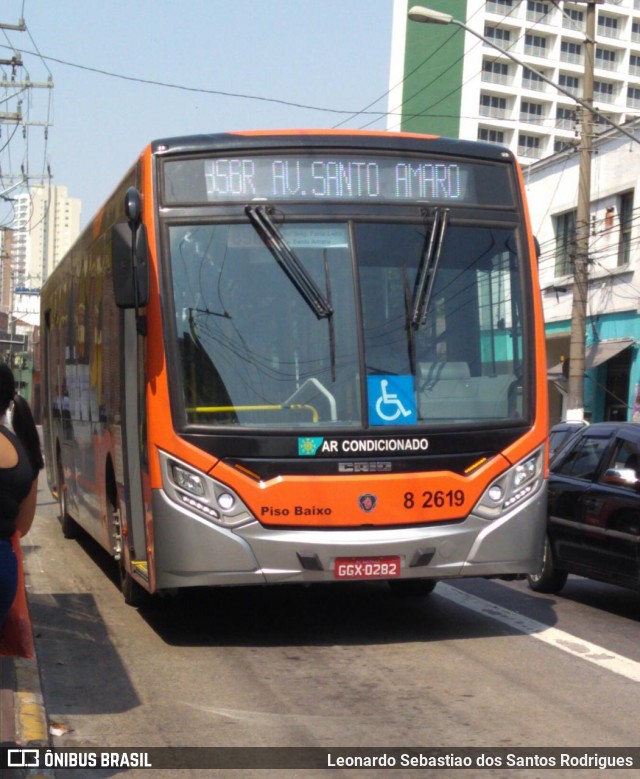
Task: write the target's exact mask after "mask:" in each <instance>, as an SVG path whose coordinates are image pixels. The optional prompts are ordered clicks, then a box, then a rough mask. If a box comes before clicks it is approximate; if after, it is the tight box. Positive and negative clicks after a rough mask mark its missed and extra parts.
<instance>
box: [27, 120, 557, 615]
mask: <svg viewBox="0 0 640 779" xmlns="http://www.w3.org/2000/svg"><path fill="white" fill-rule="evenodd" d="M42 332H43V336H42V343H43V383H44V388H43V389H44V429H45V446H46V455H47V467H48V478H49V482H50V485H51V489H52V492H53V494H54V495H56V496H57V497H58V499H59V501H60V509H61V520H62V530H63V533H64V535H65V536H67V537H70V536H73V535H74V534H75V533H76V531H77V530H78V527H82V528H83V529H84V530H85V531H86V532H87V533H89V534H90V535H91V536H92V537H93V538H94V539H96V540H97V541H98V542H99V543H100V544H101V545H102V546H103V547H104V548H105V549H106V550H107V551H108V552H109V553H110V554H111V555H112V556H113V557H114V558H115V559H116V560H117V561H118V564H119V568H120V573H121V581H122V589H123V593H124V595H125V598H126V600H127V601H128V602H131V603H135V602H138V601H139V600H140V599H141V598H142V597H145V596H146V595H147V594H148V593H154V592H158V591H171V590H175V589H177V588H182V587H194V586H200V587H201V586H207V587H209V586H217V585H225V586H227V585H250V584H276V583H304V584H312V583H329V582H336V581H349V580H360V579H362V580H370V579H378V580H384V581H387V582H389V584H390V585H391V587H392V588H393V589H395V590H396V591H397V592H399V593H409V594H416V593H427V592H429V591H431V590H432V589H433V586H434V585H435V583H436V581H437V580H440V579H447V578H456V577H469V576H480V577H497V576H502V577H508V578H514V577H517V576H522V575H524V574H526V573H531V572H534V571H536V570H537V569H538V568H539V566H540V562H541V555H542V549H543V537H544V521H545V490H546V470H547V465H546V435H547V398H546V371H545V356H544V334H543V320H542V311H541V305H540V299H539V288H538V279H537V267H536V253H535V245H534V239H533V237H532V235H531V230H530V225H529V219H528V214H527V208H526V203H525V195H524V191H523V183H522V178H521V173H520V170H519V168H518V165H517V162H516V161H515V159H514V157H513V155H512V154H511V153H510V152H509V151H508V150H506V149H505V148H503V147H501V146H498V145H494V144H488V143H477V142H468V141H461V140H452V139H445V138H439V137H432V136H425V135H415V134H394V133H386V132H379V133H376V132H344V131H310V130H305V131H265V132H237V133H228V134H215V135H201V136H187V137H179V138H168V139H164V140H158V141H155V142H153V143H151V144H149V146H147V148H146V149H144V151H143V152H142V154H141V155H140V157H139V158H138V160H137V161H136V162H135V164H134V165H133V167H132V168H131V169H130V170H129V172H128V173H127V174H126V176H125V177H124V179H123V180H122V182H121V184H120V185H119V187H118V188H117V189H116V191H115V192H114V194H113V195H112V196H111V198H110V199H109V200H107V202H106V204H105V205H104V207H103V208H102V209H101V210H100V211H99V213H98V214H97V216H96V217H95V218H94V219H93V221H92V222H91V224H90V226H89V227H87V229H86V230H85V231H84V232H83V234H82V235H81V236H80V238H79V239H78V241H77V242H76V244H75V245H74V246H73V247H72V248H71V249H70V251H69V252H68V254H67V256H66V257H65V258H64V259H63V260H62V262H61V263H60V264H59V266H58V267H57V268H56V269H55V270H54V272H53V273H52V274H51V276H50V277H49V279H48V280H47V282H46V284H45V285H44V288H43V290H42Z"/></svg>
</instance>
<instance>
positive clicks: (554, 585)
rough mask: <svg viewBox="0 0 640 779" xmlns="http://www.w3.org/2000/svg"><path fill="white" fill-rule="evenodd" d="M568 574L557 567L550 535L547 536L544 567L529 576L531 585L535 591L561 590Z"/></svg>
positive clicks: (528, 580)
mask: <svg viewBox="0 0 640 779" xmlns="http://www.w3.org/2000/svg"><path fill="white" fill-rule="evenodd" d="M568 576H569V574H568V573H567V572H566V571H562V570H560V569H559V568H556V565H555V563H554V560H553V551H552V550H551V543H550V542H549V536H545V540H544V553H543V556H542V568H541V569H540V570H539V571H538V573H531V574H529V575H528V576H527V582H528V584H529V587H531V589H532V590H533V591H534V592H546V593H556V592H560V590H561V589H562V588H563V587H564V585H565V584H566V583H567V577H568Z"/></svg>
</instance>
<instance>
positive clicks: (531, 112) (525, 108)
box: [520, 100, 544, 122]
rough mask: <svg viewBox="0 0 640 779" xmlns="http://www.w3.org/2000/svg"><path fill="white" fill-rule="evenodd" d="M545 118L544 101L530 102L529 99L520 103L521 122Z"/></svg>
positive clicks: (538, 120) (537, 120)
mask: <svg viewBox="0 0 640 779" xmlns="http://www.w3.org/2000/svg"><path fill="white" fill-rule="evenodd" d="M543 118H544V117H543V112H542V103H530V102H529V101H528V100H523V101H522V102H521V103H520V121H521V122H542V119H543Z"/></svg>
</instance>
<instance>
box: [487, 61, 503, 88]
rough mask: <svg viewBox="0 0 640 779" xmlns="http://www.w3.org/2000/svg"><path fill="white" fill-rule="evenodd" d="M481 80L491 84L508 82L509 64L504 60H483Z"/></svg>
mask: <svg viewBox="0 0 640 779" xmlns="http://www.w3.org/2000/svg"><path fill="white" fill-rule="evenodd" d="M482 80H483V81H489V82H491V83H492V84H508V83H509V66H508V65H507V64H506V63H504V62H495V61H492V60H484V61H483V63H482Z"/></svg>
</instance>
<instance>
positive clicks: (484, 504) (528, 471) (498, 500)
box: [472, 447, 544, 519]
mask: <svg viewBox="0 0 640 779" xmlns="http://www.w3.org/2000/svg"><path fill="white" fill-rule="evenodd" d="M543 462H544V447H541V448H540V449H537V450H536V451H535V452H533V454H530V455H528V456H527V457H525V459H524V460H521V461H520V462H519V463H517V464H516V465H514V466H512V467H511V468H509V470H508V471H506V472H505V473H503V474H502V475H501V476H499V477H498V478H497V479H496V480H495V481H493V482H492V483H491V484H490V485H489V486H488V487H487V489H486V490H485V492H484V494H483V496H482V497H481V498H480V500H479V501H478V503H477V504H476V507H475V509H474V510H473V512H472V513H474V514H477V515H479V516H480V517H482V518H483V519H498V517H500V516H502V514H504V512H505V511H509V510H511V509H512V508H513V507H514V506H516V505H517V504H518V503H520V502H522V501H524V500H526V498H528V497H529V495H532V494H533V493H534V492H536V491H537V490H538V489H539V487H540V483H541V481H542V465H543Z"/></svg>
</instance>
